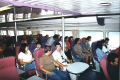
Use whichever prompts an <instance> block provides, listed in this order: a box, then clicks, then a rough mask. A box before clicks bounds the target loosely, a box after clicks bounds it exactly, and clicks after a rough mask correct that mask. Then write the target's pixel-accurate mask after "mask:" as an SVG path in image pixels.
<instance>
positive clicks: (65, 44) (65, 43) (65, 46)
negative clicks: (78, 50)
mask: <svg viewBox="0 0 120 80" xmlns="http://www.w3.org/2000/svg"><path fill="white" fill-rule="evenodd" d="M59 43H60V44H61V46H62V42H61V41H59ZM64 44H65V51H66V43H65V42H64ZM62 47H63V46H62Z"/></svg>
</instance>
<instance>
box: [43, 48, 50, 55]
mask: <svg viewBox="0 0 120 80" xmlns="http://www.w3.org/2000/svg"><path fill="white" fill-rule="evenodd" d="M44 52H45V54H47V55H48V56H49V55H51V53H52V48H51V47H46V48H45V50H44Z"/></svg>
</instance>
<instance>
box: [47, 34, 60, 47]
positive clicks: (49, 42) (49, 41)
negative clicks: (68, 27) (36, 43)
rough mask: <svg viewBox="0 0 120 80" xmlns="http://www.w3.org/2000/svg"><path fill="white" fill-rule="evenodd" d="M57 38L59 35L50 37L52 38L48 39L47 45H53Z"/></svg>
mask: <svg viewBox="0 0 120 80" xmlns="http://www.w3.org/2000/svg"><path fill="white" fill-rule="evenodd" d="M57 38H58V35H54V36H53V37H50V38H49V39H48V40H47V41H46V43H45V45H46V46H52V45H53V43H54V41H55V40H56V39H57Z"/></svg>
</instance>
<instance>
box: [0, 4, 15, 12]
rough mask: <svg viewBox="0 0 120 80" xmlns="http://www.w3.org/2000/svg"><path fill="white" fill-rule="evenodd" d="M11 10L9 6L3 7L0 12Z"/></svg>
mask: <svg viewBox="0 0 120 80" xmlns="http://www.w3.org/2000/svg"><path fill="white" fill-rule="evenodd" d="M11 8H13V7H11V5H10V6H5V7H1V8H0V11H5V10H8V9H11Z"/></svg>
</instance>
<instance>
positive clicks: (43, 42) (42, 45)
mask: <svg viewBox="0 0 120 80" xmlns="http://www.w3.org/2000/svg"><path fill="white" fill-rule="evenodd" d="M46 41H47V38H46V37H43V38H41V47H42V48H45V43H46Z"/></svg>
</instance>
